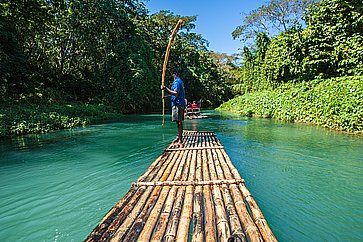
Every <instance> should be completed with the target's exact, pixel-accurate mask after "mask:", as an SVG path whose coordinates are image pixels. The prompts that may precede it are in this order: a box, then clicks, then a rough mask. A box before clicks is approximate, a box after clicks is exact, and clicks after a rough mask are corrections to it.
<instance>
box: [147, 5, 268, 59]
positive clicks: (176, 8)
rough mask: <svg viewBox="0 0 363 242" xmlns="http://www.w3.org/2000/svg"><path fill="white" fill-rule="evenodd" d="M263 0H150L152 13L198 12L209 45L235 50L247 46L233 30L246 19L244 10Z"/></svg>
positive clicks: (224, 50) (199, 28) (198, 28)
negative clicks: (235, 38)
mask: <svg viewBox="0 0 363 242" xmlns="http://www.w3.org/2000/svg"><path fill="white" fill-rule="evenodd" d="M263 3H265V1H263V0H148V1H146V7H147V8H148V9H149V11H150V13H155V12H158V11H160V10H170V11H171V12H174V13H175V14H179V15H197V21H196V28H195V30H194V31H195V32H196V33H199V34H202V36H203V37H204V38H205V39H207V40H208V41H209V43H210V44H209V49H210V50H214V51H217V52H222V53H227V54H235V53H239V52H240V51H239V50H238V49H241V48H243V45H244V44H243V43H242V42H241V41H240V40H233V38H232V31H233V30H234V29H235V28H236V27H237V26H238V25H240V24H241V23H242V15H241V14H242V13H248V12H250V11H251V10H253V9H256V8H258V7H259V6H261V5H262V4H263Z"/></svg>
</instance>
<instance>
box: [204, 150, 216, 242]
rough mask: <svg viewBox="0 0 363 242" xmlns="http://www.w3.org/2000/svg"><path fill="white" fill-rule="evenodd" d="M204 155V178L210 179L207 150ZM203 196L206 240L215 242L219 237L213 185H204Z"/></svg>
mask: <svg viewBox="0 0 363 242" xmlns="http://www.w3.org/2000/svg"><path fill="white" fill-rule="evenodd" d="M202 155H203V162H204V165H203V179H204V180H207V181H209V180H210V175H209V170H208V163H207V162H208V157H207V151H206V150H202ZM203 195H204V196H203V198H204V207H205V220H204V227H205V239H206V241H210V242H214V241H216V238H217V232H216V215H215V209H214V201H213V199H212V193H211V186H210V185H207V186H204V187H203Z"/></svg>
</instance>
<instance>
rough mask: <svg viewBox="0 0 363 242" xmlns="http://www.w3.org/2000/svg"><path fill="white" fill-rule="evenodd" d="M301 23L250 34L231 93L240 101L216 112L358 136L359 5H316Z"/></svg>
mask: <svg viewBox="0 0 363 242" xmlns="http://www.w3.org/2000/svg"><path fill="white" fill-rule="evenodd" d="M272 2H279V1H272ZM280 2H284V1H283V0H280ZM292 2H293V1H292ZM304 20H305V22H306V26H305V28H302V27H301V25H296V26H291V27H290V28H289V29H287V30H286V31H283V32H281V33H280V34H278V35H277V36H274V37H271V36H269V35H268V33H266V32H259V33H258V34H256V39H255V42H254V45H253V46H252V47H251V46H250V47H244V49H243V63H242V66H241V68H239V70H238V72H239V81H238V82H236V83H235V84H234V85H233V88H232V90H233V92H234V94H237V95H242V96H240V97H237V98H235V99H234V100H232V101H230V102H228V103H226V104H224V105H222V106H221V107H220V110H231V111H236V112H240V113H242V114H244V115H253V114H257V115H262V116H267V117H275V118H278V119H282V120H289V121H300V122H308V123H314V124H319V125H324V126H325V127H329V128H333V129H338V130H345V131H357V132H362V123H363V105H362V99H363V95H362V93H363V91H362V90H363V85H362V82H363V79H362V76H363V2H362V1H360V0H322V1H320V2H318V3H314V4H311V5H309V7H308V9H307V12H306V13H305V15H304Z"/></svg>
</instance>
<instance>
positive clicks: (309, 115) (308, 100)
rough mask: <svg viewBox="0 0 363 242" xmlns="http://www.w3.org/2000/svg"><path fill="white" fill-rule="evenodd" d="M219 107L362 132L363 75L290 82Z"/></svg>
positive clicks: (225, 109)
mask: <svg viewBox="0 0 363 242" xmlns="http://www.w3.org/2000/svg"><path fill="white" fill-rule="evenodd" d="M217 110H219V111H229V112H233V113H238V114H241V115H243V116H249V117H252V116H258V117H266V118H274V119H278V120H283V121H289V122H301V123H309V124H314V125H319V126H323V127H325V128H329V129H333V130H338V131H345V132H349V133H354V134H362V133H363V76H347V77H337V78H331V79H327V80H324V79H316V80H313V81H309V82H302V83H296V84H292V83H287V84H283V85H281V86H280V87H279V88H277V89H275V90H265V91H259V92H253V93H246V94H244V95H242V96H238V97H235V98H234V99H231V100H229V101H228V102H226V103H223V104H222V105H221V106H220V107H219V108H217Z"/></svg>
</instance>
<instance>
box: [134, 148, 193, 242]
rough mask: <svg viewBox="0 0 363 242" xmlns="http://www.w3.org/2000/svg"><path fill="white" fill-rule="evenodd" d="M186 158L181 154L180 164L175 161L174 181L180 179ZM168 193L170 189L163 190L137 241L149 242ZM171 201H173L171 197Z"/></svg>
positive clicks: (174, 190) (183, 153) (184, 153)
mask: <svg viewBox="0 0 363 242" xmlns="http://www.w3.org/2000/svg"><path fill="white" fill-rule="evenodd" d="M186 157H187V152H182V157H181V159H180V162H179V161H175V162H176V163H177V164H178V167H177V170H176V171H175V176H174V177H173V179H174V180H179V179H180V177H181V175H182V171H183V167H184V164H185V158H186ZM173 173H174V172H173ZM172 190H173V191H172V193H175V192H176V189H175V188H174V189H172ZM169 191H170V187H165V188H163V190H162V192H161V194H160V197H159V200H158V202H157V204H156V205H155V207H154V209H153V210H152V212H151V215H150V216H149V217H148V218H147V221H146V222H145V226H144V229H143V230H142V232H141V234H140V236H139V238H138V240H139V241H149V240H150V236H151V234H152V231H153V228H154V227H155V224H156V223H157V220H158V218H159V215H160V213H161V210H162V207H163V206H164V203H165V200H166V197H167V195H169V196H170V194H169ZM171 199H173V200H174V198H173V197H172V198H171ZM171 199H169V200H167V201H166V202H167V203H169V204H170V200H171Z"/></svg>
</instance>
